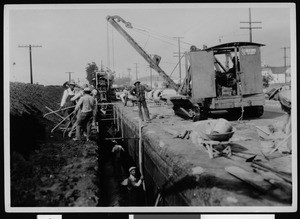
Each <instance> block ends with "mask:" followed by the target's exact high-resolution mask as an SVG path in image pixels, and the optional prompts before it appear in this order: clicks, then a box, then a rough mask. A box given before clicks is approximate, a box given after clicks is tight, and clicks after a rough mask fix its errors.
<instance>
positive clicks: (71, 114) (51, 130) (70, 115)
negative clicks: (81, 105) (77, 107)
mask: <svg viewBox="0 0 300 219" xmlns="http://www.w3.org/2000/svg"><path fill="white" fill-rule="evenodd" d="M73 113H74V111H73V112H72V113H70V114H69V115H68V116H67V117H66V118H64V119H63V120H61V121H60V122H59V123H58V124H57V125H56V126H55V127H54V128H53V129H52V130H51V133H52V132H53V131H54V130H55V129H56V128H57V127H58V126H59V125H61V124H62V123H63V122H64V121H65V120H66V119H67V118H69V117H70V116H71V115H72V114H73Z"/></svg>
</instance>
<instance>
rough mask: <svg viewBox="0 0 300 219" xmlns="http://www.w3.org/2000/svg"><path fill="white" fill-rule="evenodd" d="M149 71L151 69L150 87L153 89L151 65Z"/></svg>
mask: <svg viewBox="0 0 300 219" xmlns="http://www.w3.org/2000/svg"><path fill="white" fill-rule="evenodd" d="M149 69H150V87H151V89H152V68H151V66H150V65H149Z"/></svg>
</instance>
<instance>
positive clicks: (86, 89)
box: [83, 87, 92, 92]
mask: <svg viewBox="0 0 300 219" xmlns="http://www.w3.org/2000/svg"><path fill="white" fill-rule="evenodd" d="M83 91H84V92H91V91H92V89H91V88H90V87H85V88H84V89H83Z"/></svg>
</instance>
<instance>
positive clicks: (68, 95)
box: [59, 80, 76, 119]
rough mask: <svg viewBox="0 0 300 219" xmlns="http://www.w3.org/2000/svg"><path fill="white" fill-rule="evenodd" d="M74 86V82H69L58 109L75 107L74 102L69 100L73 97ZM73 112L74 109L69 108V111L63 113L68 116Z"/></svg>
mask: <svg viewBox="0 0 300 219" xmlns="http://www.w3.org/2000/svg"><path fill="white" fill-rule="evenodd" d="M75 86H76V84H75V81H74V80H71V81H70V83H69V87H68V88H67V89H66V90H65V91H64V93H63V96H62V99H61V102H60V107H59V109H61V108H66V107H71V106H75V102H74V101H72V100H71V98H72V97H74V95H75V90H74V88H75ZM73 110H74V109H73V108H72V107H71V108H69V109H66V111H65V113H66V112H67V115H70V114H71V113H72V112H73ZM70 119H71V118H70Z"/></svg>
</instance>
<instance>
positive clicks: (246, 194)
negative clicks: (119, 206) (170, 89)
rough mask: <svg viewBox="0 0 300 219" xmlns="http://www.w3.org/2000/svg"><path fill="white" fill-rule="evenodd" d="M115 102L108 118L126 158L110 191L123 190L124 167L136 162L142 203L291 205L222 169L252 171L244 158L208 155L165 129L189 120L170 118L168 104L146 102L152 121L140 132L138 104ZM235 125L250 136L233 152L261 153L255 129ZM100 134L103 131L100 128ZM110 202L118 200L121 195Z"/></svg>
mask: <svg viewBox="0 0 300 219" xmlns="http://www.w3.org/2000/svg"><path fill="white" fill-rule="evenodd" d="M113 106H114V107H113V109H114V110H113V117H112V118H113V120H112V121H113V123H114V125H115V127H116V129H117V130H118V133H119V135H118V136H117V139H118V140H120V141H119V142H118V143H120V144H122V146H123V147H124V149H125V150H126V156H127V157H126V158H125V159H123V160H126V162H127V163H126V164H124V163H123V164H122V170H121V173H118V174H119V176H117V177H116V176H114V177H115V178H116V179H117V180H115V181H114V182H113V183H112V182H107V184H109V185H110V186H112V187H114V186H115V188H114V189H113V190H118V191H119V194H118V195H120V194H122V192H120V187H119V186H118V185H117V184H118V183H120V181H121V179H124V178H125V177H126V174H128V167H130V166H132V165H135V166H137V167H138V168H139V171H141V172H142V173H143V175H144V178H145V191H144V192H143V193H142V195H143V197H141V200H142V201H143V202H141V203H142V205H143V206H290V205H291V200H286V199H284V198H282V197H278V195H277V196H276V194H275V196H274V194H273V195H270V193H264V192H261V191H258V190H256V189H254V188H253V187H251V186H249V185H248V184H245V183H244V182H243V181H241V180H239V179H237V178H236V177H234V176H232V175H230V174H229V173H228V172H226V171H225V169H224V168H225V167H227V166H238V167H242V168H244V169H249V170H250V169H251V167H250V164H249V163H246V162H245V159H241V158H238V157H233V156H232V157H230V158H228V157H218V158H214V159H211V158H209V156H208V154H207V151H205V150H204V149H203V148H201V147H199V145H195V144H193V143H192V142H191V141H190V140H186V139H175V138H174V136H172V135H170V133H167V132H166V131H165V128H172V129H177V130H180V129H181V128H182V127H184V126H186V125H190V124H191V123H192V122H191V121H186V120H182V119H181V118H179V117H177V116H174V115H173V112H172V110H171V109H170V107H168V106H155V105H151V104H150V106H149V107H150V113H151V116H152V121H151V123H148V124H143V125H142V128H141V132H140V127H139V125H140V123H139V118H138V112H137V109H136V107H124V106H123V105H122V104H121V103H115V104H113ZM158 115H159V116H158ZM178 124H180V125H178ZM235 127H236V129H237V131H236V133H237V134H238V135H239V136H244V137H249V138H251V140H249V139H248V140H247V141H245V140H241V141H240V142H237V143H236V144H234V145H232V150H233V151H239V150H243V151H244V152H245V153H249V154H260V150H261V149H260V143H259V140H258V136H257V132H256V130H254V129H253V128H251V127H249V126H248V127H246V129H245V125H240V124H235ZM103 131H104V129H103ZM139 135H140V137H141V144H140V143H139ZM100 136H105V134H103V133H102V134H101V131H100ZM102 140H104V139H102ZM105 147H106V150H110V149H111V147H112V146H108V148H109V149H107V146H105ZM100 153H101V152H100ZM258 157H259V156H258ZM109 165H110V167H109ZM109 165H107V164H106V166H105V165H104V166H105V168H108V169H109V168H112V165H113V164H109ZM251 170H252V169H251ZM108 172H109V171H108ZM118 177H119V178H118ZM275 193H276V192H275ZM116 199H118V198H116ZM110 202H111V203H114V202H119V203H120V199H118V201H116V200H113V201H110ZM113 205H114V204H113Z"/></svg>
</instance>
